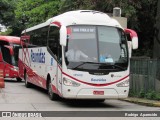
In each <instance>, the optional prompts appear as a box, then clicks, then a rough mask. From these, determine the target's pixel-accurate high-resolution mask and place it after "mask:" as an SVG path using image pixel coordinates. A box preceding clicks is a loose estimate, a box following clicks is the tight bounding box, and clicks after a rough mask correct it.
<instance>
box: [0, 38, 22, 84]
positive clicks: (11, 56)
mask: <svg viewBox="0 0 160 120" xmlns="http://www.w3.org/2000/svg"><path fill="white" fill-rule="evenodd" d="M20 45H21V44H20V38H19V37H13V36H0V49H1V54H2V58H1V59H2V62H1V64H3V72H4V75H3V76H4V78H17V81H21V79H20V78H19V73H18V49H19V47H20Z"/></svg>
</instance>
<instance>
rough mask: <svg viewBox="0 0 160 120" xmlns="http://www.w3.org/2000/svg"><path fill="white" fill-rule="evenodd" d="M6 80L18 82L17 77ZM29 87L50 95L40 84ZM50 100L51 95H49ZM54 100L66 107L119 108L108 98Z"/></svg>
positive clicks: (22, 83)
mask: <svg viewBox="0 0 160 120" xmlns="http://www.w3.org/2000/svg"><path fill="white" fill-rule="evenodd" d="M5 82H7V83H12V84H14V83H17V81H16V79H13V80H12V79H10V80H9V79H6V80H5ZM19 83H20V84H21V86H23V87H24V88H25V84H24V81H22V82H19ZM27 89H32V90H34V91H36V92H38V93H39V94H43V95H45V96H46V97H48V92H47V90H45V89H43V88H41V87H38V86H35V85H31V87H30V88H27ZM48 100H50V99H49V97H48ZM53 102H58V103H60V104H63V106H66V107H72V108H86V107H87V108H117V109H118V108H119V107H118V106H116V105H113V104H111V103H109V102H107V99H106V100H105V101H104V102H99V101H97V100H77V99H64V98H60V97H59V99H58V100H56V101H53Z"/></svg>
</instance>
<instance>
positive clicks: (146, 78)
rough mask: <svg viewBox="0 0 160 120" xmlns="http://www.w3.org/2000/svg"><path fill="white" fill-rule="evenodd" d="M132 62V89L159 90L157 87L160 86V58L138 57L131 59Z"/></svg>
mask: <svg viewBox="0 0 160 120" xmlns="http://www.w3.org/2000/svg"><path fill="white" fill-rule="evenodd" d="M130 64H131V68H130V72H131V77H130V89H131V90H132V91H133V92H136V93H137V92H140V91H141V90H144V92H145V93H146V92H147V91H149V90H154V91H159V90H158V89H157V88H158V86H159V88H160V60H158V59H148V58H145V59H142V58H136V59H131V63H130ZM158 84H159V85H158Z"/></svg>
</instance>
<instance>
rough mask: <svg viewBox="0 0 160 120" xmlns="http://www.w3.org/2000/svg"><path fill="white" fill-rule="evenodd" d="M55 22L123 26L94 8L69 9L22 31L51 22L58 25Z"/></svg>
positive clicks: (65, 24)
mask: <svg viewBox="0 0 160 120" xmlns="http://www.w3.org/2000/svg"><path fill="white" fill-rule="evenodd" d="M54 23H60V25H64V26H69V25H76V24H77V25H80V24H81V25H106V26H114V27H119V28H122V26H121V25H120V24H119V23H118V22H117V20H115V19H112V18H111V17H109V16H108V15H107V14H106V13H103V12H99V11H94V10H77V11H69V12H66V13H63V14H60V15H58V16H55V17H53V18H50V19H48V20H47V21H46V22H44V23H41V24H38V25H36V26H33V27H31V28H28V29H26V30H24V31H22V33H25V32H29V31H32V30H36V29H38V28H42V27H45V26H49V25H50V24H53V25H56V24H54Z"/></svg>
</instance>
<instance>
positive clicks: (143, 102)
mask: <svg viewBox="0 0 160 120" xmlns="http://www.w3.org/2000/svg"><path fill="white" fill-rule="evenodd" d="M119 100H122V101H126V102H131V103H136V104H140V105H145V106H150V107H160V101H153V100H147V99H141V98H125V99H119Z"/></svg>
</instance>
